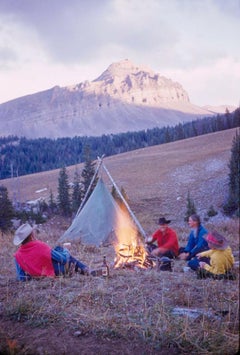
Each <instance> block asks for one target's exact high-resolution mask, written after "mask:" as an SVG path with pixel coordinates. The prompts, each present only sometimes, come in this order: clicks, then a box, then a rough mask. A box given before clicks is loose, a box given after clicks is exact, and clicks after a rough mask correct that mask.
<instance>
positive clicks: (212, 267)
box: [197, 231, 235, 279]
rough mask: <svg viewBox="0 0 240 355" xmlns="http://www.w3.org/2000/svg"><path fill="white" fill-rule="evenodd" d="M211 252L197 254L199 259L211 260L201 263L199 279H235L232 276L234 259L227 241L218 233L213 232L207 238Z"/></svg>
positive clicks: (198, 273) (198, 272)
mask: <svg viewBox="0 0 240 355" xmlns="http://www.w3.org/2000/svg"><path fill="white" fill-rule="evenodd" d="M206 241H207V242H208V246H209V248H210V249H209V250H207V251H203V252H201V253H198V254H197V258H202V257H206V258H209V259H208V260H209V262H203V261H200V262H199V269H198V271H197V275H198V278H206V277H212V278H215V279H218V278H220V279H223V278H229V279H235V277H234V275H233V274H232V272H231V271H232V267H233V264H234V257H233V255H232V249H231V247H230V246H229V245H228V242H227V240H226V239H225V238H224V237H223V236H222V235H221V234H220V233H218V232H216V231H212V232H211V233H208V234H207V236H206Z"/></svg>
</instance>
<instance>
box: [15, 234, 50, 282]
mask: <svg viewBox="0 0 240 355" xmlns="http://www.w3.org/2000/svg"><path fill="white" fill-rule="evenodd" d="M14 256H15V258H16V261H17V262H18V264H19V265H20V266H21V268H22V269H23V270H24V271H25V272H26V273H27V274H29V275H31V276H55V273H54V269H53V264H52V259H51V248H50V246H49V245H47V244H46V243H43V242H41V241H39V240H33V241H31V242H29V243H26V244H24V245H21V246H20V248H19V249H18V250H17V252H16V253H15V255H14Z"/></svg>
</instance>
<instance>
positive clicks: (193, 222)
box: [188, 214, 201, 228]
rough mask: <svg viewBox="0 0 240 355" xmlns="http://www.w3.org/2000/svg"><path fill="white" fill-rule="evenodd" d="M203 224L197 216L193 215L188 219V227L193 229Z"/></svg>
mask: <svg viewBox="0 0 240 355" xmlns="http://www.w3.org/2000/svg"><path fill="white" fill-rule="evenodd" d="M200 224H201V219H200V217H199V216H198V215H197V214H192V215H191V216H190V217H189V218H188V225H189V227H191V228H198V227H199V226H200Z"/></svg>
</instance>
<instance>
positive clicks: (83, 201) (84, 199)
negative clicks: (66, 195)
mask: <svg viewBox="0 0 240 355" xmlns="http://www.w3.org/2000/svg"><path fill="white" fill-rule="evenodd" d="M103 157H104V155H102V157H101V158H99V157H98V166H97V169H96V170H95V173H94V175H93V177H92V180H91V182H90V184H89V186H88V189H87V192H86V193H85V196H84V198H83V200H82V202H81V205H80V207H79V209H78V210H77V213H76V216H75V217H74V219H75V218H76V217H77V216H78V214H79V213H80V211H81V209H82V207H83V205H84V203H85V201H86V198H87V196H88V194H89V191H90V189H91V187H92V184H93V182H94V180H95V178H96V176H97V174H98V172H99V169H100V167H101V165H102V162H103Z"/></svg>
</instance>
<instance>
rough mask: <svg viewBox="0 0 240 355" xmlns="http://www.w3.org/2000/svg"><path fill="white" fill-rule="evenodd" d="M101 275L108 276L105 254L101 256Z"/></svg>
mask: <svg viewBox="0 0 240 355" xmlns="http://www.w3.org/2000/svg"><path fill="white" fill-rule="evenodd" d="M102 276H104V277H108V276H109V266H108V263H107V260H106V256H104V257H103V263H102Z"/></svg>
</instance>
